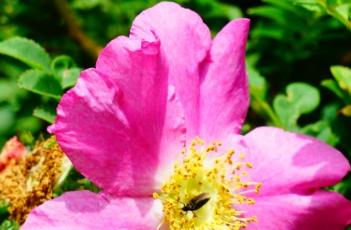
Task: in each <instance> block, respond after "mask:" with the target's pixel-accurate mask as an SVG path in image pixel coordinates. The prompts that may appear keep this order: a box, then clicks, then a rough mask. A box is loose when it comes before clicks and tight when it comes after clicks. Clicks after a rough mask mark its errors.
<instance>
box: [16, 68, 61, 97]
mask: <svg viewBox="0 0 351 230" xmlns="http://www.w3.org/2000/svg"><path fill="white" fill-rule="evenodd" d="M18 86H19V87H21V88H24V89H26V90H29V91H31V92H34V93H37V94H40V95H44V96H48V97H52V98H55V99H60V97H61V95H62V93H63V89H62V87H61V84H60V82H59V81H58V80H57V79H56V78H55V77H53V76H50V75H49V74H47V73H45V72H43V71H40V70H28V71H26V72H24V73H23V74H22V75H21V76H20V77H19V80H18Z"/></svg>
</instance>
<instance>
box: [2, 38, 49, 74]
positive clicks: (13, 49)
mask: <svg viewBox="0 0 351 230" xmlns="http://www.w3.org/2000/svg"><path fill="white" fill-rule="evenodd" d="M0 54H3V55H7V56H10V57H12V58H15V59H17V60H19V61H21V62H23V63H25V64H27V65H29V66H31V67H32V68H35V69H40V70H44V71H47V72H49V71H50V57H49V55H48V54H47V53H46V52H45V50H44V49H43V48H42V47H41V46H40V45H38V44H37V43H35V42H34V41H32V40H29V39H27V38H22V37H14V38H10V39H8V40H5V41H2V42H0Z"/></svg>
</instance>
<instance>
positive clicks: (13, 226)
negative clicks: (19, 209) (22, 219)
mask: <svg viewBox="0 0 351 230" xmlns="http://www.w3.org/2000/svg"><path fill="white" fill-rule="evenodd" d="M0 230H19V225H18V224H17V222H16V221H14V220H5V221H4V222H3V223H2V224H1V225H0Z"/></svg>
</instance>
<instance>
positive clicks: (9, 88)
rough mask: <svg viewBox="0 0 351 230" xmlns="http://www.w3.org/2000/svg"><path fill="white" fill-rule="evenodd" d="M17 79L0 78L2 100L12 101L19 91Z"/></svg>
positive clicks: (0, 98)
mask: <svg viewBox="0 0 351 230" xmlns="http://www.w3.org/2000/svg"><path fill="white" fill-rule="evenodd" d="M18 90H19V89H18V87H17V85H16V82H15V81H11V80H2V79H1V80H0V102H4V101H10V100H11V99H13V98H14V97H15V95H16V94H17V91H18Z"/></svg>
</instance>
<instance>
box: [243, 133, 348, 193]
mask: <svg viewBox="0 0 351 230" xmlns="http://www.w3.org/2000/svg"><path fill="white" fill-rule="evenodd" d="M244 140H245V144H246V145H247V148H248V149H249V152H250V154H248V155H247V157H246V158H245V160H248V161H251V162H252V163H253V165H254V168H253V169H251V170H249V173H250V176H251V177H252V179H253V180H255V181H259V182H263V186H262V190H261V191H260V194H261V195H267V194H282V193H289V192H306V191H309V190H314V189H318V188H320V187H324V186H330V185H334V184H336V183H337V182H338V181H340V180H341V179H342V177H343V176H345V174H346V173H347V172H348V171H349V170H350V165H349V163H348V161H347V160H346V158H345V157H344V156H343V155H342V154H341V153H340V152H339V151H338V150H336V149H334V148H332V147H331V146H329V145H327V144H325V143H323V142H321V141H319V140H316V139H314V138H311V137H307V136H304V135H300V134H295V133H290V132H285V131H283V130H282V129H278V128H269V127H261V128H257V129H254V130H253V131H251V132H250V133H248V134H247V135H246V136H245V138H244Z"/></svg>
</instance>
